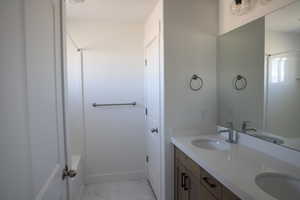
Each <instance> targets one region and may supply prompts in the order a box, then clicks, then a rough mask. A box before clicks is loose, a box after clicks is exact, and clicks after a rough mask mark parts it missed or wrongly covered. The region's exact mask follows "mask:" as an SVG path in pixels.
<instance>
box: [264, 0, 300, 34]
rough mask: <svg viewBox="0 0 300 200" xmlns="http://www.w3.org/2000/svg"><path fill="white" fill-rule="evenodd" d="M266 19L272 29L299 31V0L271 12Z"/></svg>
mask: <svg viewBox="0 0 300 200" xmlns="http://www.w3.org/2000/svg"><path fill="white" fill-rule="evenodd" d="M266 19H267V22H269V23H270V29H271V30H273V31H280V32H297V33H300V2H297V3H293V4H292V5H291V6H288V7H287V8H284V9H281V10H279V11H277V12H274V13H272V14H270V15H269V16H267V18H266Z"/></svg>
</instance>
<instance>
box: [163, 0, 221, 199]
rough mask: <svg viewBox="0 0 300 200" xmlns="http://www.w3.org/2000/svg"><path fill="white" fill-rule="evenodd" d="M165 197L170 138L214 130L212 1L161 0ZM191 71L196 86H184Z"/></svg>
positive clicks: (170, 160)
mask: <svg viewBox="0 0 300 200" xmlns="http://www.w3.org/2000/svg"><path fill="white" fill-rule="evenodd" d="M163 11H164V41H165V43H164V45H165V51H164V52H165V75H164V76H165V88H164V89H165V96H164V98H165V99H164V103H165V110H164V112H165V123H164V130H165V136H166V147H165V151H166V152H165V155H166V173H167V174H166V187H167V188H166V192H167V194H166V197H167V198H166V199H173V192H172V190H173V171H172V170H170V169H172V165H173V154H172V150H173V148H172V145H171V143H170V137H171V136H173V135H181V136H187V135H191V134H201V133H203V134H205V133H215V131H216V120H217V119H216V118H217V103H216V100H217V97H216V56H217V35H218V1H217V0H188V1H182V0H165V1H164V10H163ZM193 74H198V75H200V76H201V77H202V78H203V80H204V86H203V88H202V90H200V91H198V92H194V91H191V90H190V89H189V80H190V78H191V77H192V75H193Z"/></svg>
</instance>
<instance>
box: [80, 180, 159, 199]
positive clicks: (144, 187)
mask: <svg viewBox="0 0 300 200" xmlns="http://www.w3.org/2000/svg"><path fill="white" fill-rule="evenodd" d="M81 200H156V199H155V197H154V195H153V193H152V190H151V188H150V186H149V185H148V183H147V181H146V180H136V181H118V182H107V183H101V184H94V185H87V186H86V188H85V189H84V192H83V197H82V199H81Z"/></svg>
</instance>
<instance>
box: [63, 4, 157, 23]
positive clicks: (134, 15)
mask: <svg viewBox="0 0 300 200" xmlns="http://www.w3.org/2000/svg"><path fill="white" fill-rule="evenodd" d="M157 1H158V0H85V1H84V2H83V3H76V4H74V3H67V18H68V19H71V20H105V21H109V22H111V21H117V22H128V23H139V22H144V21H145V19H146V17H147V16H148V14H150V12H151V11H152V9H153V8H154V6H155V4H156V2H157Z"/></svg>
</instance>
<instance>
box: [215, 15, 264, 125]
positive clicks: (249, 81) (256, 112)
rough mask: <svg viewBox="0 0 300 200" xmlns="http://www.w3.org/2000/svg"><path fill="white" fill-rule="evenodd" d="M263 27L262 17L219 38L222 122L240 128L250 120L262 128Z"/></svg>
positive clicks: (220, 111)
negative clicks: (230, 123)
mask: <svg viewBox="0 0 300 200" xmlns="http://www.w3.org/2000/svg"><path fill="white" fill-rule="evenodd" d="M264 27H265V20H264V18H261V19H258V20H256V21H254V22H252V23H249V24H247V25H245V26H242V27H240V28H238V29H235V30H233V31H231V32H229V33H227V34H225V35H222V36H221V37H220V38H219V59H218V73H217V74H218V90H219V120H218V121H219V125H222V126H226V123H227V122H233V124H234V127H235V129H237V130H241V129H242V126H243V123H244V122H248V126H249V127H250V126H251V127H255V128H256V129H262V126H263V123H262V122H263V99H264V97H263V89H264V59H265V58H264V48H265V42H264V41H265V28H264ZM239 76H242V77H243V78H244V81H243V78H241V79H240V80H239ZM249 127H248V128H249Z"/></svg>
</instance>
